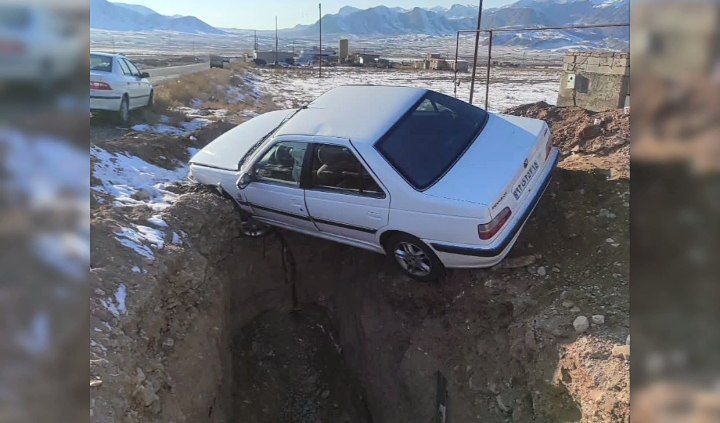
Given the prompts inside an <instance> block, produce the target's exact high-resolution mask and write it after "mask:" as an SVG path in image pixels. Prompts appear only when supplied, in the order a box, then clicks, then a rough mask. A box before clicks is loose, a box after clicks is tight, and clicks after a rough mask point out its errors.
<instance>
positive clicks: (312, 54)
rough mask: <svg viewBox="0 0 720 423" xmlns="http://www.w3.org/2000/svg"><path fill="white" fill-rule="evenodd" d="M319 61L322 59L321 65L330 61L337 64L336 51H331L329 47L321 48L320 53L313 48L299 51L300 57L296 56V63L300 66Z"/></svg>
mask: <svg viewBox="0 0 720 423" xmlns="http://www.w3.org/2000/svg"><path fill="white" fill-rule="evenodd" d="M321 59H322V61H323V63H329V62H331V61H332V62H337V60H338V55H337V51H335V49H332V48H330V47H323V49H322V53H321V52H320V49H319V48H317V47H313V48H310V49H308V50H303V51H301V52H300V55H299V56H298V59H297V61H298V62H299V63H302V64H311V63H317V62H318V61H319V60H321Z"/></svg>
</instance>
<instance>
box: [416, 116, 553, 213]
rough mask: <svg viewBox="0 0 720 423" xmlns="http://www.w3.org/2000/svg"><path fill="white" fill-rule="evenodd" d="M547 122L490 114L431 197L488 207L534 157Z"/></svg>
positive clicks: (430, 190) (434, 187) (439, 182)
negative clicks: (483, 126) (481, 128)
mask: <svg viewBox="0 0 720 423" xmlns="http://www.w3.org/2000/svg"><path fill="white" fill-rule="evenodd" d="M545 126H546V124H545V122H543V121H541V120H537V119H530V118H525V117H519V116H508V115H497V114H490V116H489V119H488V122H487V124H486V125H485V128H484V129H483V131H482V132H481V133H480V135H479V136H478V137H477V138H476V139H475V141H474V142H473V143H472V145H471V146H470V148H468V150H467V151H466V152H465V154H463V156H462V157H461V158H460V160H458V161H457V163H455V165H454V166H453V167H452V168H451V169H450V170H449V171H448V173H447V174H445V176H443V177H442V178H441V179H440V180H439V181H438V182H437V183H435V185H433V186H432V187H431V188H430V189H428V190H427V191H425V193H426V194H428V195H433V196H436V197H442V198H448V199H452V200H460V201H467V202H471V203H477V204H482V205H485V206H489V205H491V204H493V202H494V201H495V200H496V199H497V198H498V197H499V196H500V195H501V194H502V193H503V192H504V191H505V190H506V189H507V186H508V184H509V183H510V182H511V181H513V179H515V177H516V176H517V174H518V171H519V170H521V169H522V168H523V162H524V161H525V159H527V158H529V157H530V156H532V155H533V151H534V150H535V149H536V146H537V144H538V137H540V136H541V134H542V133H543V131H544V129H545Z"/></svg>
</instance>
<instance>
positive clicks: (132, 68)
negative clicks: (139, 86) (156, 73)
mask: <svg viewBox="0 0 720 423" xmlns="http://www.w3.org/2000/svg"><path fill="white" fill-rule="evenodd" d="M123 60H125V63H126V64H127V66H128V69H130V73H131V74H133V75H134V76H140V71H139V70H138V68H137V67H135V65H134V64H133V62H131V61H129V60H127V59H123Z"/></svg>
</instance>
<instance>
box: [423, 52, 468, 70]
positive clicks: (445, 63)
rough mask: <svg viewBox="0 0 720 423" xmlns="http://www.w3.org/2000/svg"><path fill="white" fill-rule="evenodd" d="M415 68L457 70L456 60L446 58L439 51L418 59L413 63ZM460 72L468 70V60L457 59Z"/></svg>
mask: <svg viewBox="0 0 720 423" xmlns="http://www.w3.org/2000/svg"><path fill="white" fill-rule="evenodd" d="M413 67H414V68H415V69H424V70H452V71H454V70H455V60H452V59H445V58H444V57H442V55H440V54H438V53H428V54H427V56H425V59H423V60H417V61H415V63H414V64H413ZM457 67H458V72H467V71H468V69H469V67H470V66H469V64H468V62H467V61H466V60H458V61H457Z"/></svg>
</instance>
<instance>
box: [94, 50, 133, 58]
mask: <svg viewBox="0 0 720 423" xmlns="http://www.w3.org/2000/svg"><path fill="white" fill-rule="evenodd" d="M90 54H97V55H99V56H108V57H122V58H126V57H125V56H123V55H122V54H117V53H105V52H102V51H91V52H90Z"/></svg>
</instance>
